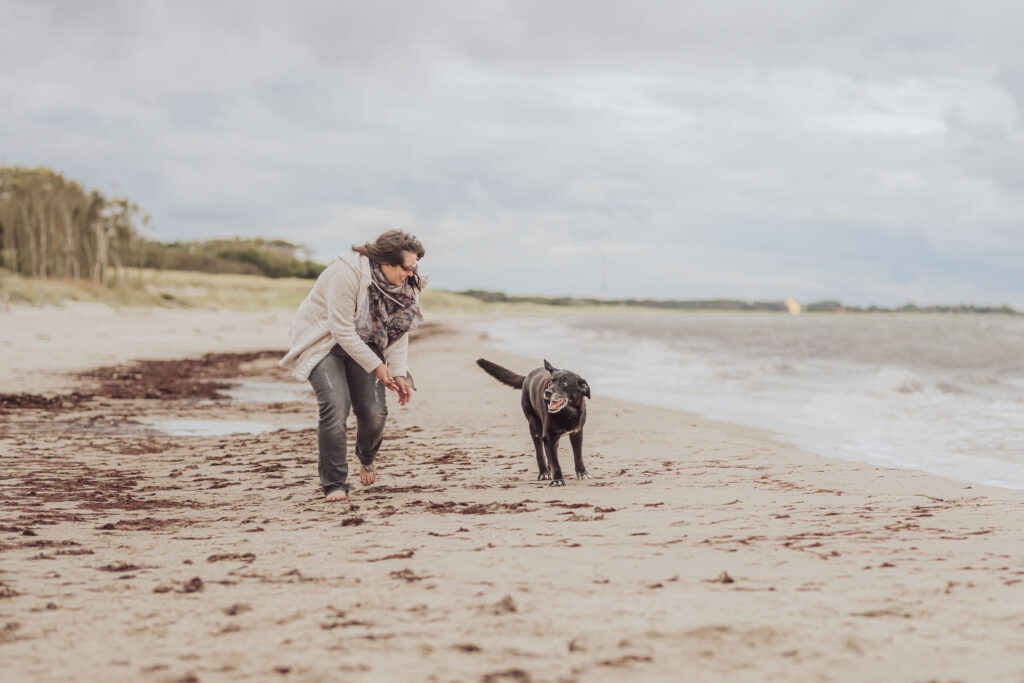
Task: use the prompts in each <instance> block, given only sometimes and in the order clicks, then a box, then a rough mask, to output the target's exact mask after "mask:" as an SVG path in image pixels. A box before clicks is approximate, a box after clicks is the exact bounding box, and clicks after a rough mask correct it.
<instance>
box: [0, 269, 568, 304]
mask: <svg viewBox="0 0 1024 683" xmlns="http://www.w3.org/2000/svg"><path fill="white" fill-rule="evenodd" d="M312 286H313V280H308V279H300V278H268V277H263V276H260V275H222V274H212V273H194V272H189V271H181V270H147V269H127V270H126V271H125V273H124V275H123V277H122V278H121V280H120V281H119V282H118V283H117V284H114V285H110V286H104V285H97V284H95V283H91V282H85V281H81V280H80V281H77V282H76V281H73V280H58V279H53V280H41V279H36V278H26V277H22V276H20V275H14V274H12V273H10V272H9V271H5V270H0V308H2V307H3V306H4V305H5V304H10V305H16V306H17V305H22V306H24V305H29V306H41V305H49V306H60V305H63V304H64V303H65V302H69V301H74V302H93V303H101V304H106V305H109V306H114V307H126V306H158V307H161V308H213V309H226V310H233V311H264V310H274V309H294V308H296V307H298V305H299V304H300V303H301V302H302V300H303V299H304V298H305V296H306V294H307V293H309V290H310V288H311V287H312ZM421 301H422V304H423V308H424V309H425V310H426V311H428V312H434V313H484V312H488V311H523V312H526V311H527V310H528V309H529V310H533V309H537V310H541V309H542V308H550V307H540V306H534V305H520V304H489V303H484V302H483V301H480V300H479V299H476V298H473V297H469V296H464V295H461V294H455V293H454V292H446V291H444V290H433V289H429V288H428V289H426V290H424V291H423V295H422V299H421Z"/></svg>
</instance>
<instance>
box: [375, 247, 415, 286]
mask: <svg viewBox="0 0 1024 683" xmlns="http://www.w3.org/2000/svg"><path fill="white" fill-rule="evenodd" d="M415 268H416V254H415V253H414V252H411V251H403V252H402V265H400V266H389V265H388V264H386V263H382V264H381V266H380V269H381V270H382V271H383V272H384V277H386V278H387V279H388V282H390V283H391V284H393V285H400V284H402V282H403V281H404V280H405V278H407V277H409V276H410V275H412V274H413V272H415V271H414V269H415Z"/></svg>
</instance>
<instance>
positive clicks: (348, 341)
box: [280, 251, 412, 386]
mask: <svg viewBox="0 0 1024 683" xmlns="http://www.w3.org/2000/svg"><path fill="white" fill-rule="evenodd" d="M369 286H370V259H368V258H367V257H365V256H363V255H362V254H359V253H358V252H354V251H349V252H346V253H344V254H342V255H341V256H340V257H339V258H338V260H337V261H335V262H334V263H332V264H331V265H329V266H327V268H325V269H324V272H322V273H320V277H318V278H317V279H316V284H314V285H313V289H312V291H310V293H309V294H308V295H307V296H306V299H305V301H303V302H302V305H300V306H299V310H298V312H297V313H296V314H295V320H294V321H292V327H291V345H292V348H291V350H290V351H288V353H287V354H286V355H285V357H284V358H282V359H281V361H280V365H281V367H284V368H287V369H289V370H291V371H292V376H293V377H295V379H297V380H300V381H303V382H305V381H306V380H308V379H309V373H311V372H312V371H313V368H315V367H316V365H317V363H319V362H320V361H322V360H323V359H324V358H326V357H327V354H328V353H330V351H331V349H332V348H334V345H335V344H338V345H339V346H340V347H341V348H342V350H343V351H344V352H345V353H347V354H348V355H349V357H350V358H352V360H354V361H355V362H356V363H359V365H360V366H361V367H362V368H363V369H364V370H366V371H367V372H373V370H374V369H376V368H377V366H378V365H380V359H379V358H378V357H377V354H375V353H374V352H373V350H372V349H370V347H369V346H367V344H366V342H364V341H363V340H362V339H361V338H360V336H359V334H358V333H357V332H356V326H355V320H356V315H357V313H358V311H359V307H360V306H362V305H363V303H364V302H365V301H366V288H367V287H369ZM384 362H385V363H386V364H387V366H388V370H390V371H391V376H392V377H408V378H409V380H410V382H409V384H410V386H411V385H412V381H411V380H412V377H411V376H409V335H408V334H404V335H402V338H401V339H399V340H398V341H396V342H395V343H393V344H392V345H391V346H389V347H388V348H386V349H384Z"/></svg>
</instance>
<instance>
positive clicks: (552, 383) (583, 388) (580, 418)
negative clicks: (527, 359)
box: [476, 358, 590, 486]
mask: <svg viewBox="0 0 1024 683" xmlns="http://www.w3.org/2000/svg"><path fill="white" fill-rule="evenodd" d="M476 364H477V365H479V366H480V367H481V368H483V369H484V372H486V373H487V374H488V375H490V376H491V377H493V378H495V379H496V380H498V381H499V382H501V383H503V384H507V385H509V386H510V387H512V388H514V389H522V390H523V401H522V403H523V413H525V414H526V421H527V422H529V423H530V436H531V437H533V446H534V448H536V449H537V467H538V468H539V469H540V474H539V475H538V476H537V479H538V480H540V479H550V480H551V485H552V486H565V479H564V478H563V477H562V468H561V467H559V465H558V440H559V439H560V438H561V437H562V435H563V434H568V435H569V443H571V444H572V455H573V459H574V460H575V463H576V477H577V478H578V479H590V475H589V474H588V473H587V468H586V467H584V466H583V424H584V423H585V422H586V421H587V403H586V401H584V400H583V398H584V397H586V398H590V385H589V384H587V380H585V379H583V378H582V377H580V376H579V375H577V374H576V373H575V372H571V371H569V370H558V369H557V368H553V367H551V363H549V362H547V361H544V367H543V368H537V369H536V370H534V371H532V372H531V373H530V374H529V375H527V376H526V377H523V376H522V375H517V374H516V373H514V372H512V371H511V370H506V369H505V368H503V367H501V366H500V365H495V364H494V363H492V362H491V361H489V360H484V359H483V358H479V359H477V361H476ZM542 443H543V446H542V445H541V444H542ZM545 451H547V459H545V458H544V453H545Z"/></svg>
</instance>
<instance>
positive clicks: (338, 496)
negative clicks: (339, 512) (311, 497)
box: [324, 489, 348, 503]
mask: <svg viewBox="0 0 1024 683" xmlns="http://www.w3.org/2000/svg"><path fill="white" fill-rule="evenodd" d="M324 500H325V501H327V502H328V503H336V502H338V501H339V500H348V494H347V493H345V489H338V490H337V491H331V492H330V493H328V494H327V497H326V498H324Z"/></svg>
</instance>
